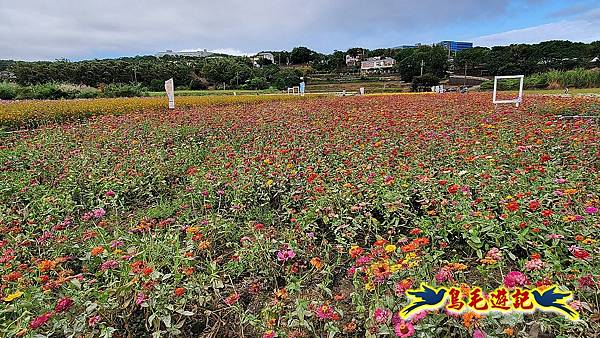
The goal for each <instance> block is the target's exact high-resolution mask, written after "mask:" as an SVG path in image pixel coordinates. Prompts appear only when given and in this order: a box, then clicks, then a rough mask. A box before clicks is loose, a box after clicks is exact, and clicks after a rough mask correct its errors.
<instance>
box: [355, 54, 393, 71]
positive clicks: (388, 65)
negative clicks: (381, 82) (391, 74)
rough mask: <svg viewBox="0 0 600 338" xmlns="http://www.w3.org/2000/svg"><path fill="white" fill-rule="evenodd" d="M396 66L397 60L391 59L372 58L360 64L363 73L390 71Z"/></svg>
mask: <svg viewBox="0 0 600 338" xmlns="http://www.w3.org/2000/svg"><path fill="white" fill-rule="evenodd" d="M395 64H396V60H394V59H392V58H390V57H381V56H377V57H372V58H368V59H367V60H365V61H362V62H361V63H360V70H361V71H362V72H366V73H368V72H375V71H389V70H391V69H392V68H393V67H394V65H395Z"/></svg>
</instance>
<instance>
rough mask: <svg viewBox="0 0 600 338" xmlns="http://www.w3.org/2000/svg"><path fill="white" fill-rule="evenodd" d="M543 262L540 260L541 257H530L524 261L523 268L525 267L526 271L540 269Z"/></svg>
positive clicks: (542, 266)
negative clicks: (530, 258)
mask: <svg viewBox="0 0 600 338" xmlns="http://www.w3.org/2000/svg"><path fill="white" fill-rule="evenodd" d="M544 265H545V264H544V262H542V260H541V259H539V258H538V259H532V260H530V261H528V262H527V263H525V269H527V270H528V271H532V270H541V269H543V268H544Z"/></svg>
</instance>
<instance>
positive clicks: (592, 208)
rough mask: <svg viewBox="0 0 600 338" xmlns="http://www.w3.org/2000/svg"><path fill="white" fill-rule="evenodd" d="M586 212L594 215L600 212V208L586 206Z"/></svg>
mask: <svg viewBox="0 0 600 338" xmlns="http://www.w3.org/2000/svg"><path fill="white" fill-rule="evenodd" d="M585 212H586V213H588V214H590V215H592V214H595V213H597V212H598V208H596V207H587V208H585Z"/></svg>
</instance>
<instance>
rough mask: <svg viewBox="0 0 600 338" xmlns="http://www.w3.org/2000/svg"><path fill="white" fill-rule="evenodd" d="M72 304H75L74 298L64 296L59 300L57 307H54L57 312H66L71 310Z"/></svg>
mask: <svg viewBox="0 0 600 338" xmlns="http://www.w3.org/2000/svg"><path fill="white" fill-rule="evenodd" d="M71 306H73V300H72V299H70V298H68V297H64V298H62V299H61V300H59V301H58V303H57V304H56V307H54V311H55V312H56V313H61V312H66V311H69V309H70V308H71Z"/></svg>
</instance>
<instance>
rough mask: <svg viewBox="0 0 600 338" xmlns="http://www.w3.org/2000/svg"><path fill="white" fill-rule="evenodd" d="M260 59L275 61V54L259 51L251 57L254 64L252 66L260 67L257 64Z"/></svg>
mask: <svg viewBox="0 0 600 338" xmlns="http://www.w3.org/2000/svg"><path fill="white" fill-rule="evenodd" d="M260 59H264V60H269V61H271V63H275V56H273V53H269V52H260V53H258V54H256V56H254V57H253V58H252V63H253V64H254V67H260V65H259V64H258V61H259V60H260Z"/></svg>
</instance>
